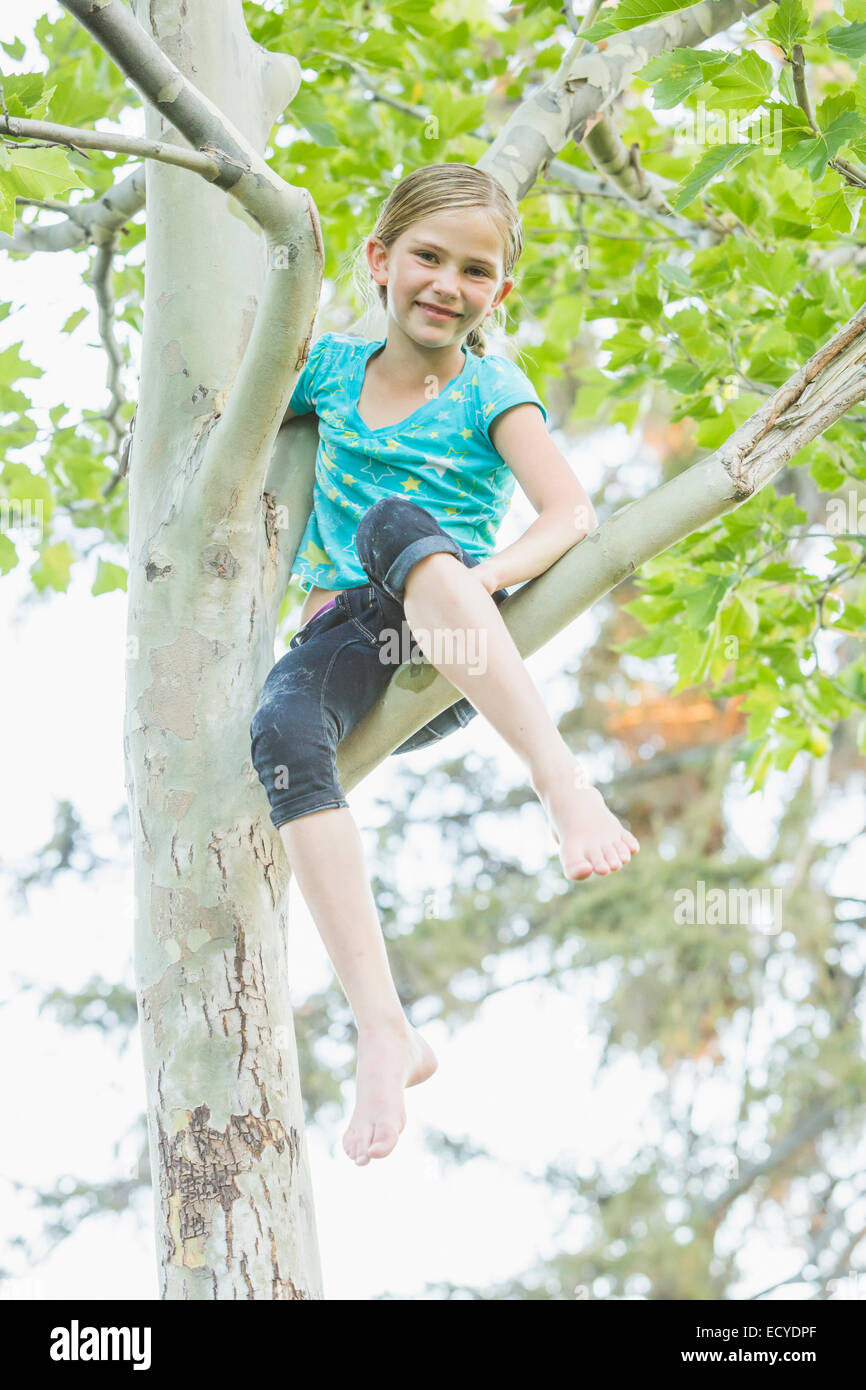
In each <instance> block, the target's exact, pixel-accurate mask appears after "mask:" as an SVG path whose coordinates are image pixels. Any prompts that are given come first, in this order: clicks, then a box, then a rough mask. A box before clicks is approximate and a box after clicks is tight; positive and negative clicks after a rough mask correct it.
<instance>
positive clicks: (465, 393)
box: [250, 164, 639, 1165]
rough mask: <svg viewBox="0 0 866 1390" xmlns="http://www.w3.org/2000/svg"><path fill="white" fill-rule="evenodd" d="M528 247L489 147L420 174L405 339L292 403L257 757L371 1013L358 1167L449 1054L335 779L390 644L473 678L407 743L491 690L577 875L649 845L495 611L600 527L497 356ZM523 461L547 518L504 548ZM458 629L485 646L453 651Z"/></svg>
mask: <svg viewBox="0 0 866 1390" xmlns="http://www.w3.org/2000/svg"><path fill="white" fill-rule="evenodd" d="M522 244H523V243H522V232H521V227H520V220H519V217H518V214H517V210H516V208H515V206H514V204H513V202H512V201H511V199H510V198H509V197H508V195H507V194H506V192H505V190H504V189H503V188H502V186H501V185H500V184H499V183H498V182H497V181H496V180H495V179H493V178H491V176H490V175H489V174H486V173H484V172H483V171H482V170H480V169H478V168H476V167H475V166H474V165H470V164H434V165H430V166H427V167H426V168H422V169H418V170H416V171H415V172H414V173H411V174H409V175H408V176H407V177H406V178H404V179H402V180H401V181H400V183H398V184H397V185H396V186H395V188H394V189H393V190H392V192H391V194H390V196H389V198H388V199H387V201H386V202H385V204H384V206H383V208H382V210H381V211H380V214H379V217H378V220H377V222H376V225H375V227H374V229H373V232H372V233H371V235H370V236H369V237H368V238H367V239H366V242H365V244H364V251H365V255H366V262H367V266H368V267H369V274H370V276H372V279H373V281H374V282H375V284H376V286H377V291H376V293H377V294H378V296H379V298H380V300H381V304H382V306H383V308H384V309H385V311H386V314H387V336H386V337H385V339H383V340H382V341H374V342H366V341H364V340H363V339H360V338H352V337H348V336H345V335H341V334H336V333H325V334H323V335H322V337H320V338H319V339H318V340H317V341H316V342H315V343H314V344H313V347H312V349H311V350H310V354H309V357H308V359H307V362H306V365H305V367H304V370H303V372H302V373H301V376H300V378H299V380H298V383H297V386H296V388H295V391H294V393H293V395H292V398H291V401H290V405H289V409H288V410H287V412H286V418H287V419H291V418H293V417H294V416H295V415H299V414H304V413H307V412H308V411H310V410H315V411H316V413H317V415H318V417H319V450H318V455H317V459H316V480H315V488H314V494H313V510H312V513H311V515H310V519H309V522H308V525H307V528H306V530H305V532H304V535H303V537H302V539H301V542H300V545H299V548H298V553H297V556H296V559H295V562H294V566H293V571H292V572H293V574H295V575H297V576H298V577H299V578H300V580H301V582H302V584H303V585H304V587H306V588H307V598H306V601H305V603H304V606H303V609H302V612H301V623H302V626H301V628H300V629H299V631H298V632H297V633H296V634H295V636H294V637H293V638H292V640H291V643H290V644H289V650H288V651H287V652H286V653H285V655H284V656H283V657H282V658H281V659H280V660H279V661H278V662H277V664H276V665H275V666H274V668H273V670H272V671H271V673H270V675H269V676H268V679H267V681H266V682H265V686H264V690H263V692H262V696H261V701H260V704H259V707H258V709H257V710H256V713H255V715H254V716H253V720H252V724H251V726H250V736H251V739H252V760H253V764H254V766H255V768H256V771H257V773H258V775H259V778H260V780H261V782H262V784H263V786H264V787H265V790H266V791H267V794H268V799H269V802H270V807H271V820H272V822H273V824H274V825H275V826H277V827H278V828H279V830H280V835H281V838H282V840H283V843H284V845H285V848H286V853H287V855H288V858H289V863H290V865H291V869H292V872H293V873H294V875H295V877H296V879H297V882H298V886H299V888H300V890H301V892H302V894H303V896H304V899H305V901H306V903H307V905H308V907H309V909H310V912H311V914H312V916H313V919H314V921H315V923H316V926H317V928H318V930H319V932H320V934H321V936H322V939H323V941H324V943H325V947H326V949H327V951H328V954H329V956H330V958H331V960H332V962H333V964H334V968H335V970H336V972H337V975H338V977H339V980H340V983H341V985H342V987H343V989H344V990H345V993H346V996H347V998H348V1000H349V1003H350V1005H351V1008H352V1011H353V1013H354V1017H355V1022H356V1024H357V1028H358V1072H357V1096H356V1104H355V1110H354V1113H353V1115H352V1119H351V1121H350V1123H349V1127H348V1129H347V1131H346V1133H345V1135H344V1137H343V1147H344V1149H345V1152H346V1153H347V1154H348V1155H349V1157H350V1158H352V1159H354V1161H355V1162H356V1163H357V1164H359V1165H365V1164H367V1163H369V1161H370V1159H371V1158H384V1157H385V1155H387V1154H389V1153H390V1152H391V1150H392V1149H393V1148H394V1146H395V1144H396V1142H397V1140H398V1138H399V1135H400V1132H401V1130H402V1129H403V1127H404V1125H405V1123H406V1113H405V1104H404V1095H403V1091H404V1088H405V1087H406V1086H414V1085H417V1084H418V1083H419V1082H421V1081H424V1080H426V1079H427V1078H428V1077H429V1076H431V1075H432V1074H433V1072H434V1071H435V1069H436V1066H437V1062H436V1058H435V1056H434V1054H433V1051H432V1049H431V1048H430V1046H429V1044H428V1043H427V1042H426V1041H425V1039H424V1038H422V1037H421V1036H420V1034H419V1033H418V1032H417V1031H416V1030H415V1029H414V1028H413V1027H412V1026H411V1025H410V1023H409V1021H408V1019H407V1018H406V1016H405V1014H404V1012H403V1008H402V1006H401V1004H400V1000H399V997H398V995H397V991H396V988H395V986H394V982H393V980H392V978H391V973H390V970H389V966H388V960H387V956H386V953H385V946H384V941H383V938H382V932H381V927H380V924H379V919H378V915H377V912H376V906H375V903H374V901H373V895H372V892H371V889H370V883H369V879H368V875H367V873H366V869H365V865H364V858H363V851H362V843H361V837H360V834H359V831H358V828H357V826H356V825H355V822H354V820H353V818H352V815H351V813H350V811H349V808H348V802H347V801H346V798H345V795H344V793H343V789H342V787H341V786H340V783H339V781H338V780H337V775H336V750H337V745H338V743H339V742H340V740H341V739H343V738H344V737H345V736H346V734H347V733H349V731H350V730H351V729H353V728H354V727H355V725H356V724H357V723H358V722H359V721H360V720H361V719H362V718H363V716H364V715H365V714H366V713H367V712H368V710H369V709H370V708H371V706H372V705H373V704H374V703H375V702H376V701H377V700H378V699H379V698H380V697H381V695H382V693H383V692H384V690H385V688H386V686H387V685H388V682H389V680H390V679H391V677H392V676H393V674H394V672H395V670H396V669H397V668H398V666H399V665H401V664H402V663H403V662H404V661H405V660H406V653H405V646H404V643H403V641H401V642H400V643H399V644H398V647H397V653H396V655H393V656H389V655H388V652H386V649H385V647H384V646H383V645H382V642H383V639H385V638H386V637H387V638H388V639H389V640H390V637H391V636H393V635H394V634H395V633H399V634H401V636H402V637H403V638H405V637H407V636H408V638H409V639H410V640H415V641H417V643H418V646H419V647H420V649H421V652H422V654H423V656H424V657H425V658H426V659H427V660H428V661H430V662H431V664H432V665H434V666H435V667H436V668H437V669H438V670H439V671H441V672H442V673H443V674H444V675H445V676H446V677H447V679H448V680H449V681H451V683H452V684H453V685H454V686H455V687H456V688H457V689H458V690H461V691H463V692H464V695H466V696H468V695H469V694H471V696H472V704H470V702H469V700H468V698H467V699H463V700H461V701H459V702H458V703H457V704H455V705H452V706H451V708H450V709H448V710H445V711H444V713H443V714H440V715H438V716H437V718H436V719H434V720H432V721H431V722H430V724H428V725H426V726H425V727H424V728H423V729H422V730H421V731H420V733H418V734H416V735H415V736H414V737H413V738H411V739H409V740H407V741H406V743H404V744H402V745H401V746H400V748H398V749H396V750H395V751H396V752H398V753H399V752H403V751H406V750H408V749H410V748H417V747H421V746H423V745H424V744H426V743H429V742H430V741H432V740H433V739H436V738H441V737H443V736H444V735H445V734H447V733H448V732H450V731H451V730H453V729H456V728H460V727H462V726H463V725H464V724H466V723H467V722H468V720H469V719H471V718H473V717H474V715H475V712H476V711H475V708H474V706H475V705H477V706H478V709H480V710H481V712H482V714H483V715H485V717H486V718H487V719H488V720H489V721H490V723H491V724H492V725H493V727H494V728H495V729H497V730H498V732H499V733H500V734H501V735H502V737H503V738H504V739H505V740H506V742H507V743H508V744H509V745H510V746H511V747H512V748H513V749H514V751H515V752H516V753H517V754H518V756H519V757H520V758H521V759H522V760H523V763H524V765H525V766H526V768H527V773H528V776H529V780H530V783H531V785H532V788H533V790H534V791H535V794H536V795H537V796H538V798H539V800H540V801H541V803H542V805H543V806H544V808H545V811H546V813H547V815H548V818H549V820H550V824H551V828H552V832H553V835H554V838H555V840H556V842H557V844H558V845H559V854H560V860H561V863H562V867H563V872H564V873H565V875H566V877H568V878H570V879H584V878H588V877H589V875H590V874H592V873H593V872H594V873H598V874H608V873H610V872H611V871H613V870H616V869H619V868H620V867H622V866H623V865H624V864H627V863H628V861H629V859H630V858H631V856H632V854H634V853H636V852H637V850H638V848H639V846H638V842H637V840H636V839H635V837H634V836H633V835H631V834H630V833H629V831H627V830H625V829H624V828H623V826H622V825H621V824H620V822H619V821H618V820H617V818H616V817H615V816H614V815H613V814H612V813H611V812H610V811H609V810H608V808H607V806H606V805H605V802H604V800H603V798H602V796H601V794H600V792H599V791H598V790H597V789H596V788H594V787H592V786H590V785H589V783H588V780H587V778H586V775H585V773H584V771H583V769H582V767H581V766H580V764H579V763H578V762H577V760H576V759H575V758H574V756H573V754H572V753H571V752H570V750H569V748H568V746H567V744H566V743H565V741H564V740H563V738H562V736H561V735H560V733H559V731H558V730H557V728H556V726H555V724H554V723H553V721H552V720H551V718H550V716H549V714H548V713H547V710H546V709H545V706H544V704H543V702H542V699H541V696H540V694H539V692H538V690H537V688H536V686H535V685H534V683H533V681H532V680H531V678H530V676H529V674H528V672H527V671H526V668H525V667H524V665H523V661H522V660H521V657H520V653H519V652H518V650H517V647H516V646H515V644H514V642H513V640H512V638H511V636H510V634H509V632H508V629H507V628H506V626H505V623H504V621H503V618H502V615H501V614H500V612H499V604H500V603H501V602H502V600H503V599H504V598H506V597H507V588H506V586H507V585H514V584H518V583H521V582H522V581H525V580H528V579H531V578H533V577H534V576H535V575H538V574H541V573H542V572H543V571H544V570H546V569H548V568H549V567H550V565H552V564H553V563H554V561H555V560H557V559H558V558H559V557H560V556H561V555H562V554H564V553H565V551H566V550H568V549H570V547H571V546H573V545H575V544H576V543H577V542H578V541H580V540H581V539H582V538H583V536H585V535H586V534H587V533H588V532H589V531H590V530H591V529H594V527H595V526H596V524H597V523H596V520H595V515H594V512H593V510H592V505H591V503H590V501H589V498H588V496H587V494H586V493H585V492H584V490H583V488H582V487H581V485H580V483H579V482H578V481H577V479H576V478H575V476H574V474H573V472H572V470H571V467H570V466H569V464H568V462H567V460H566V459H565V458H564V457H563V456H562V454H560V453H559V451H558V450H557V449H556V448H555V446H554V444H553V442H552V441H551V439H550V436H549V435H548V433H547V430H546V428H545V420H546V418H547V415H546V411H545V409H544V406H543V405H542V404H541V401H540V400H539V398H538V396H537V394H536V392H535V390H534V388H533V387H532V384H531V383H530V382H529V380H528V379H527V377H526V376H525V375H524V374H523V372H521V371H520V369H519V368H518V367H516V366H515V365H514V364H513V363H512V362H511V361H510V360H509V359H508V358H505V357H500V356H495V355H492V354H488V353H486V352H485V337H484V333H483V331H482V330H483V326H484V324H485V322H486V320H487V319H488V318H490V316H491V315H492V314H493V312H494V310H497V309H498V307H499V305H500V304H501V303H502V301H503V300H504V298H505V297H506V295H507V294H508V293H509V292H510V291H511V289H512V286H513V285H514V280H513V278H512V271H513V270H514V267H515V265H516V263H517V260H518V258H519V256H520V253H521V251H522ZM515 479H516V480H517V481H519V483H520V485H521V487H522V488H523V490H524V491H525V493H526V494H527V496H528V497H529V499H530V501H531V502H532V504H533V506H534V507H535V509H536V511H537V512H538V513H539V515H538V517H537V519H536V521H535V522H534V523H533V524H532V525H531V526H530V527H529V528H528V530H527V531H526V533H525V534H524V535H523V536H521V537H520V539H519V540H518V541H516V542H515V543H514V544H513V545H510V546H508V547H506V549H504V550H502V551H500V552H499V553H498V554H492V553H491V552H492V549H493V544H494V537H495V533H496V530H497V528H498V526H499V523H500V521H501V519H502V516H503V514H504V512H505V510H506V508H507V505H508V500H509V495H510V492H511V491H512V490H513V487H514V482H515ZM407 629H408V631H407ZM443 636H448V637H450V638H454V637H457V638H460V639H467V640H460V641H456V642H453V643H452V644H451V645H450V647H449V646H448V645H447V644H446V645H444V650H443V643H442V642H441V641H440V640H439V639H440V638H441V637H443ZM470 638H474V639H476V640H474V641H469V640H468V639H470ZM470 647H471V649H472V652H473V656H472V659H467V656H466V652H467V651H468V650H469V648H470ZM478 648H480V649H482V651H483V656H482V657H481V659H480V660H477V659H476V657H475V653H476V650H477V649H478ZM390 650H391V651H392V652H393V645H392V646H391V648H390Z"/></svg>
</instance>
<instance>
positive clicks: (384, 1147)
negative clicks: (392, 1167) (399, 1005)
mask: <svg viewBox="0 0 866 1390" xmlns="http://www.w3.org/2000/svg"><path fill="white" fill-rule="evenodd" d="M438 1065H439V1063H438V1062H437V1060H436V1054H435V1053H434V1051H433V1049H432V1047H431V1046H430V1044H429V1043H427V1042H425V1040H424V1039H423V1038H422V1037H421V1034H420V1033H418V1032H417V1031H416V1030H415V1029H414V1028H413V1027H412V1025H411V1024H410V1023H409V1021H408V1019H405V1018H404V1019H403V1020H402V1022H401V1021H400V1020H399V1019H397V1020H395V1021H394V1022H387V1023H382V1024H376V1025H375V1026H370V1027H367V1028H359V1030H358V1075H357V1087H358V1089H357V1096H356V1099H355V1109H354V1111H353V1114H352V1118H351V1120H350V1121H349V1128H348V1129H347V1130H346V1133H345V1134H344V1135H343V1148H344V1149H345V1151H346V1153H347V1154H348V1155H349V1158H351V1159H353V1160H354V1162H355V1163H357V1164H358V1167H359V1168H362V1167H364V1165H365V1164H367V1163H369V1162H370V1159H371V1158H385V1157H386V1156H387V1155H388V1154H389V1153H390V1152H391V1150H392V1149H393V1147H394V1145H395V1144H396V1143H397V1140H398V1139H399V1138H400V1133H401V1131H402V1130H403V1128H404V1126H405V1124H406V1106H405V1103H404V1100H403V1091H404V1088H405V1087H406V1086H417V1085H418V1083H419V1082H421V1081H426V1080H427V1078H428V1077H430V1076H432V1075H433V1073H434V1071H435V1070H436V1068H437V1067H438Z"/></svg>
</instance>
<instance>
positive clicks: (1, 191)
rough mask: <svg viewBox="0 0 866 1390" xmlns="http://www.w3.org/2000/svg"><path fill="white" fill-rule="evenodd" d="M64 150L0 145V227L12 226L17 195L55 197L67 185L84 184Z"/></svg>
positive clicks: (74, 186)
mask: <svg viewBox="0 0 866 1390" xmlns="http://www.w3.org/2000/svg"><path fill="white" fill-rule="evenodd" d="M86 187H87V185H86V184H85V183H83V182H82V180H81V179H80V178H79V177H78V175H77V174H76V172H75V170H74V169H73V168H72V167H71V166H70V163H69V159H68V157H67V155H66V153H65V151H64V150H60V149H50V150H46V149H24V148H21V147H20V146H19V147H16V148H15V149H14V150H10V149H8V148H7V147H4V146H0V231H3V232H7V233H8V234H9V235H10V236H11V235H12V233H13V232H14V230H15V199H16V198H56V197H57V194H58V193H63V192H65V190H66V189H67V188H86Z"/></svg>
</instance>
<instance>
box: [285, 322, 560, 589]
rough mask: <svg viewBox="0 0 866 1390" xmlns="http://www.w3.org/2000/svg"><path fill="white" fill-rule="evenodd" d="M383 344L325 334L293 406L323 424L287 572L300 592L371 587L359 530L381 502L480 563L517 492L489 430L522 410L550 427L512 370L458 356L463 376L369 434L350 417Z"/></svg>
mask: <svg viewBox="0 0 866 1390" xmlns="http://www.w3.org/2000/svg"><path fill="white" fill-rule="evenodd" d="M385 341H386V340H385V339H382V340H381V341H374V342H368V341H366V340H365V339H363V338H352V337H349V336H348V335H347V334H343V333H323V334H322V336H321V337H320V338H317V339H316V341H315V342H314V343H313V346H312V347H311V349H310V353H309V356H308V358H307V361H306V363H305V365H304V370H303V371H302V372H301V375H300V377H299V378H298V383H297V385H296V387H295V390H294V392H293V394H292V398H291V400H290V402H289V405H290V406H291V409H292V410H293V411H294V413H295V414H296V415H306V414H308V413H309V412H310V411H311V410H314V411H315V412H316V414H317V416H318V418H319V448H318V452H317V454H316V477H315V486H314V490H313V509H312V511H311V513H310V519H309V521H308V523H307V527H306V530H305V531H304V534H303V536H302V537H301V542H300V545H299V546H298V553H297V555H296V557H295V562H294V564H293V566H292V574H293V575H295V576H296V577H297V578H298V580H299V581H300V584H301V588H302V589H304V591H305V592H309V590H310V589H311V588H312V587H313V586H314V585H317V586H318V587H320V588H322V589H351V588H356V587H358V586H359V585H361V584H366V583H368V582H369V581H368V576H367V574H366V573H365V572H364V570H363V569H362V567H361V563H360V561H359V559H358V552H357V550H356V549H355V535H356V532H357V529H358V522H359V521H360V519H361V517H362V516H363V515H364V513H365V512H366V511H367V510H368V509H369V508H370V507H372V506H373V503H374V502H378V500H379V498H380V497H388V496H393V495H395V494H396V495H397V496H400V497H409V498H410V499H411V500H412V501H413V502H417V503H418V504H419V505H420V506H422V507H425V508H426V510H427V511H428V512H430V514H431V516H434V517H435V518H436V520H437V521H438V522H439V525H440V526H442V527H443V528H444V530H446V531H447V532H448V533H449V535H451V536H453V537H454V539H455V540H456V541H457V542H458V544H459V545H461V546H462V547H463V549H464V550H466V551H468V552H469V553H470V554H471V555H474V556H476V557H477V558H478V559H479V560H482V559H484V557H485V555H489V554H490V552H491V551H492V550H493V549H494V545H495V539H496V532H497V530H498V529H499V526H500V524H501V522H502V519H503V517H504V515H505V513H506V511H507V510H508V505H509V502H510V499H511V494H512V493H513V491H514V483H515V477H514V474H513V473H512V472H511V469H510V468H509V467H508V465H507V463H505V461H504V460H503V458H502V457H501V455H500V454H498V453H497V452H496V450H495V449H494V447H493V445H492V443H491V441H490V435H489V433H488V431H489V429H490V425H491V423H492V421H493V420H495V419H496V416H497V415H499V414H501V412H502V411H503V410H507V409H508V407H509V406H512V405H519V404H521V403H522V402H524V401H531V402H533V403H534V404H535V405H537V406H538V408H539V410H540V411H541V413H542V416H543V417H544V420H545V421H546V420H547V411H546V410H545V408H544V406H543V405H542V404H541V401H540V400H539V398H538V395H537V393H536V391H535V388H534V386H533V385H532V383H531V382H530V381H529V379H528V377H527V376H526V375H525V374H524V373H523V372H522V371H521V370H520V368H519V367H518V366H516V365H515V364H514V363H513V362H511V361H510V360H509V359H508V358H507V357H499V356H496V355H495V354H492V353H488V354H486V355H485V356H484V357H478V356H476V354H475V353H474V352H471V351H470V350H469V349H468V348H466V347H464V348H463V349H462V352H463V354H464V363H463V370H462V371H461V373H460V375H459V376H458V377H455V379H454V380H453V381H450V382H449V383H448V384H447V385H446V386H445V387H444V388H443V389H442V390H441V391H440V393H439V395H438V396H433V397H431V399H430V400H427V401H425V402H424V404H423V405H421V406H419V407H418V409H417V410H413V411H412V414H411V415H407V417H406V418H405V419H404V420H401V421H400V422H399V423H398V424H396V425H385V426H384V427H383V428H382V429H370V428H369V426H367V425H365V424H364V421H363V420H362V419H361V417H360V415H359V414H358V411H357V408H356V407H357V402H358V397H359V396H360V394H361V385H362V383H363V380H364V371H365V369H366V365H367V361H368V359H369V358H370V357H371V356H372V355H373V353H374V352H376V351H377V350H378V349H379V348H381V347H384V345H385Z"/></svg>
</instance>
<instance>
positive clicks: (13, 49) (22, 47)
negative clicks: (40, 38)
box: [0, 39, 27, 63]
mask: <svg viewBox="0 0 866 1390" xmlns="http://www.w3.org/2000/svg"><path fill="white" fill-rule="evenodd" d="M0 48H2V49H3V52H4V53H8V55H9V57H10V58H11V59H12V60H13V61H14V62H16V63H20V62H21V59H22V58H23V57H24V54H25V53H26V52H27V45H26V44H25V42H24V40H23V39H15V40H14V42H12V43H0Z"/></svg>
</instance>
